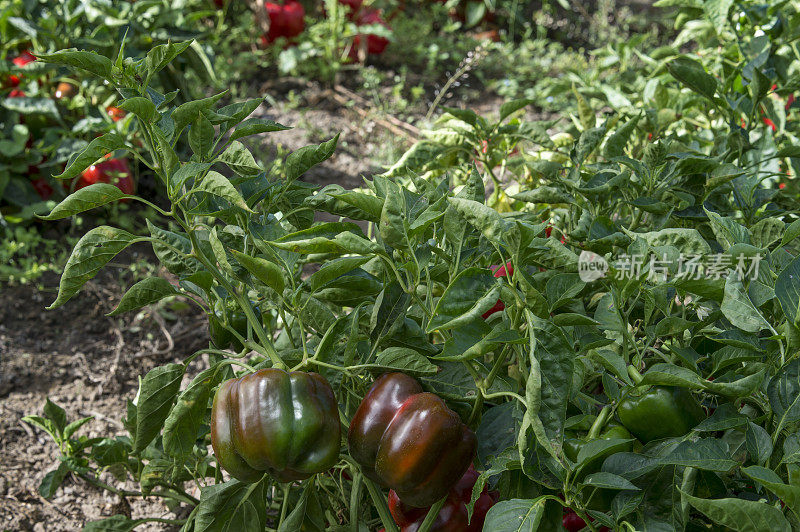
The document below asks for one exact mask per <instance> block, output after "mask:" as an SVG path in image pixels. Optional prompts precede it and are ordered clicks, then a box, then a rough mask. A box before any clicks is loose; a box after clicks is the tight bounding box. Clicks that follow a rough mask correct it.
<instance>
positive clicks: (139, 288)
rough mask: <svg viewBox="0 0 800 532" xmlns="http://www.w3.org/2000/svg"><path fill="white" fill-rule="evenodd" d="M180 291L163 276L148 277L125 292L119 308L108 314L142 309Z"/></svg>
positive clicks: (114, 314) (112, 314)
mask: <svg viewBox="0 0 800 532" xmlns="http://www.w3.org/2000/svg"><path fill="white" fill-rule="evenodd" d="M178 294H180V292H179V291H178V290H176V289H175V287H174V286H172V284H171V283H170V282H169V281H167V280H166V279H164V278H162V277H148V278H147V279H142V280H141V281H139V282H138V283H136V284H135V285H133V286H132V287H130V288H129V289H128V291H127V292H125V295H124V296H122V299H121V300H120V302H119V305H117V308H115V309H114V310H112V311H111V312H109V313H108V314H106V315H107V316H116V315H118V314H122V313H123V312H130V311H131V310H136V309H140V308H142V307H144V306H147V305H152V304H153V303H155V302H157V301H161V300H162V299H164V298H165V297H168V296H174V295H178Z"/></svg>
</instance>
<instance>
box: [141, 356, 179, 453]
mask: <svg viewBox="0 0 800 532" xmlns="http://www.w3.org/2000/svg"><path fill="white" fill-rule="evenodd" d="M185 369H186V368H185V367H184V366H183V364H166V365H164V366H158V367H156V368H154V369H152V370H150V371H149V372H148V373H147V375H145V376H144V378H143V379H142V381H141V384H140V385H139V394H138V398H137V401H136V434H135V436H134V439H133V451H134V452H136V453H139V452H142V451H143V450H145V448H146V447H147V446H148V445H149V444H150V442H151V441H153V438H155V437H156V436H157V435H158V433H159V432H161V429H162V428H163V427H164V421H165V420H166V419H167V416H168V415H169V411H170V408H171V407H172V404H173V403H174V402H175V399H176V396H177V394H178V390H179V389H180V387H181V379H183V373H184V371H185Z"/></svg>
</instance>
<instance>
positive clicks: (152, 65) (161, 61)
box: [144, 41, 192, 87]
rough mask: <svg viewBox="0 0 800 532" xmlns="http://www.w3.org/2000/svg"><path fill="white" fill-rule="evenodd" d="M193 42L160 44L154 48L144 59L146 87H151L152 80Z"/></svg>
mask: <svg viewBox="0 0 800 532" xmlns="http://www.w3.org/2000/svg"><path fill="white" fill-rule="evenodd" d="M191 44H192V41H184V42H180V43H167V44H159V45H158V46H154V47H153V48H151V49H150V51H149V52H147V56H146V57H145V59H144V68H145V76H144V77H145V82H144V86H145V87H147V86H149V85H150V80H151V79H152V77H153V76H154V75H155V74H157V73H158V72H160V71H161V70H163V69H164V67H166V66H167V65H168V64H170V62H172V60H173V59H175V58H176V57H177V56H179V55H180V54H181V53H183V52H184V50H186V49H187V48H188V47H189V46H190V45H191Z"/></svg>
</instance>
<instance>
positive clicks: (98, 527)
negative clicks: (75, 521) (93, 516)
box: [82, 515, 147, 532]
mask: <svg viewBox="0 0 800 532" xmlns="http://www.w3.org/2000/svg"><path fill="white" fill-rule="evenodd" d="M144 523H147V519H131V518H130V517H126V516H124V515H112V516H111V517H108V518H106V519H101V520H100V521H91V522H89V523H86V524H85V525H84V527H83V529H82V530H83V532H130V531H131V530H133V529H135V528H136V527H138V526H139V525H141V524H144Z"/></svg>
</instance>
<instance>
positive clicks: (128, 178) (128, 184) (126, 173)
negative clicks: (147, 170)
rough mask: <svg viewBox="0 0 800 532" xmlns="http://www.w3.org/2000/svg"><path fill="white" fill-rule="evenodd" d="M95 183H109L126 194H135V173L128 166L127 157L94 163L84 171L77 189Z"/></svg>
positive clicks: (124, 200)
mask: <svg viewBox="0 0 800 532" xmlns="http://www.w3.org/2000/svg"><path fill="white" fill-rule="evenodd" d="M95 183H109V184H111V185H114V186H116V187H117V188H118V189H120V190H121V191H122V192H124V193H125V194H133V174H132V173H131V169H130V167H129V166H128V161H127V159H108V160H106V161H103V162H100V163H97V164H93V165H92V166H90V167H89V168H87V169H86V170H84V171H83V173H82V174H81V177H80V178H79V179H78V182H77V183H76V184H75V190H78V189H81V188H84V187H88V186H89V185H94V184H95ZM120 201H123V202H127V201H129V200H128V199H122V200H120Z"/></svg>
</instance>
